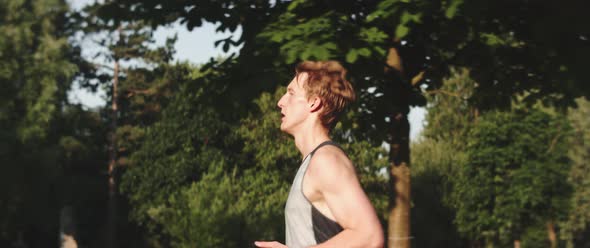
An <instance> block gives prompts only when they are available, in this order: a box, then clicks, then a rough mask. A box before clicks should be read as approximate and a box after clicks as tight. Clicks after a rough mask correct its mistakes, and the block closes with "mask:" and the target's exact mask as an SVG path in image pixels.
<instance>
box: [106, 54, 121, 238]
mask: <svg viewBox="0 0 590 248" xmlns="http://www.w3.org/2000/svg"><path fill="white" fill-rule="evenodd" d="M118 86H119V61H118V60H117V59H115V65H114V70H113V92H112V100H111V101H112V103H111V114H112V116H111V135H110V136H111V137H110V144H109V168H108V176H109V179H108V185H109V186H108V187H109V198H108V203H107V223H106V235H107V237H106V247H108V248H113V247H116V243H115V240H116V234H117V202H116V200H117V199H116V198H117V185H116V183H115V168H116V166H117V134H116V131H117V118H118V114H119V111H118V106H117V90H118Z"/></svg>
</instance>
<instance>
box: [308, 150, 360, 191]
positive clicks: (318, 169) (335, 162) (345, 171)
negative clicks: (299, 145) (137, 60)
mask: <svg viewBox="0 0 590 248" xmlns="http://www.w3.org/2000/svg"><path fill="white" fill-rule="evenodd" d="M308 170H309V174H310V175H311V176H312V177H313V178H316V179H319V180H321V181H323V182H330V181H334V182H337V181H339V180H346V179H355V178H356V173H355V169H354V166H353V164H352V162H351V161H350V159H349V158H348V156H346V154H345V153H344V152H343V151H342V150H341V149H340V148H338V147H336V146H324V147H322V148H320V149H318V150H317V151H316V152H315V154H314V155H313V157H312V158H311V161H310V165H309V169H308Z"/></svg>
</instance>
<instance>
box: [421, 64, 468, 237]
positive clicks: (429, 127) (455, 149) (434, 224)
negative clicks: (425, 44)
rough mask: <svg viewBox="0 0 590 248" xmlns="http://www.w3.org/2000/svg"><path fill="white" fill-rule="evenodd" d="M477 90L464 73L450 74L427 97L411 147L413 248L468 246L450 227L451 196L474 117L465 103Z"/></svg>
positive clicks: (453, 226)
mask: <svg viewBox="0 0 590 248" xmlns="http://www.w3.org/2000/svg"><path fill="white" fill-rule="evenodd" d="M476 85H477V84H476V82H474V81H473V79H471V77H470V76H469V71H468V70H467V69H465V68H463V69H451V75H450V77H449V78H446V79H445V80H444V82H443V84H442V86H441V87H440V88H439V89H436V90H430V91H427V92H426V93H425V95H426V98H427V100H428V105H427V107H426V109H427V114H426V118H425V123H426V124H425V126H424V129H423V130H422V133H421V135H422V137H420V138H419V139H418V140H417V141H415V142H413V143H412V147H411V149H412V154H413V155H412V189H413V190H412V204H413V207H412V216H414V217H413V218H412V222H411V223H412V225H411V226H412V235H413V236H414V239H413V245H415V246H417V247H439V246H441V245H442V246H446V247H467V246H468V240H466V239H464V238H462V237H461V235H460V234H459V232H458V230H457V226H456V223H455V222H454V220H455V215H456V208H455V206H456V204H454V203H453V201H452V199H451V197H450V195H451V193H452V192H453V183H454V179H455V178H457V176H458V173H459V171H460V170H461V168H462V167H463V166H467V150H466V142H465V140H466V139H467V134H468V133H469V130H471V128H473V126H474V125H475V124H476V121H477V113H478V112H477V109H476V108H475V107H474V106H473V105H472V104H471V103H470V102H469V99H470V98H471V96H472V95H473V92H474V89H475V87H476Z"/></svg>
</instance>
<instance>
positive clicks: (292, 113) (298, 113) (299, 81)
mask: <svg viewBox="0 0 590 248" xmlns="http://www.w3.org/2000/svg"><path fill="white" fill-rule="evenodd" d="M306 80H307V73H301V74H299V75H298V76H295V77H294V78H293V80H291V83H289V85H288V86H287V92H286V93H285V94H284V95H283V97H281V99H280V100H279V102H278V103H277V105H278V106H279V108H280V109H281V131H283V132H286V133H289V134H293V133H294V132H295V131H296V130H297V128H298V127H299V126H300V124H301V123H303V121H304V120H305V119H306V118H307V116H308V115H309V113H310V111H309V106H308V103H309V102H308V99H307V95H306V93H305V89H304V88H303V84H304V83H305V81H306Z"/></svg>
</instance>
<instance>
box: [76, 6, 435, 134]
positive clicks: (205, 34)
mask: <svg viewBox="0 0 590 248" xmlns="http://www.w3.org/2000/svg"><path fill="white" fill-rule="evenodd" d="M68 2H69V3H70V6H71V7H72V8H73V9H80V8H82V7H83V6H85V5H87V4H89V3H92V2H93V1H90V0H69V1H68ZM215 28H216V25H214V24H212V23H204V24H203V25H202V26H201V27H197V28H194V29H193V30H192V31H190V32H189V31H188V29H187V28H186V27H185V26H183V25H180V24H179V23H174V24H173V25H170V26H168V27H159V28H158V29H157V30H156V31H155V32H154V39H155V40H156V45H162V44H164V42H165V40H166V38H167V37H171V36H173V35H174V34H177V35H178V39H177V41H176V44H175V46H174V47H175V49H176V54H175V55H174V61H189V62H190V63H193V64H201V63H205V62H207V61H209V59H210V58H212V57H213V58H215V57H218V56H224V55H229V54H231V53H233V52H239V48H232V49H230V50H229V51H228V52H227V53H224V52H223V50H222V49H221V46H219V47H215V46H214V44H213V43H214V42H215V41H217V40H220V39H224V38H227V37H228V36H230V35H233V36H234V39H237V37H239V35H240V34H241V29H238V30H236V32H234V33H233V34H232V33H230V32H216V31H215ZM95 49H97V47H96V45H94V44H93V43H92V42H90V41H87V42H84V43H83V46H82V54H83V55H86V56H90V55H89V54H91V53H92V52H91V51H94V50H95ZM68 98H69V101H70V102H72V103H81V104H83V105H84V106H86V107H88V108H94V107H99V106H103V105H104V104H105V93H104V91H102V90H99V91H98V92H95V93H92V92H89V91H88V90H86V89H80V87H79V86H78V85H74V86H73V88H72V91H70V94H69V95H68ZM425 114H426V110H425V109H424V108H421V107H417V108H411V110H410V114H409V116H408V119H409V121H410V138H411V140H413V141H415V140H417V139H418V138H419V136H420V135H419V134H420V132H421V131H422V129H423V126H424V115H425Z"/></svg>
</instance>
